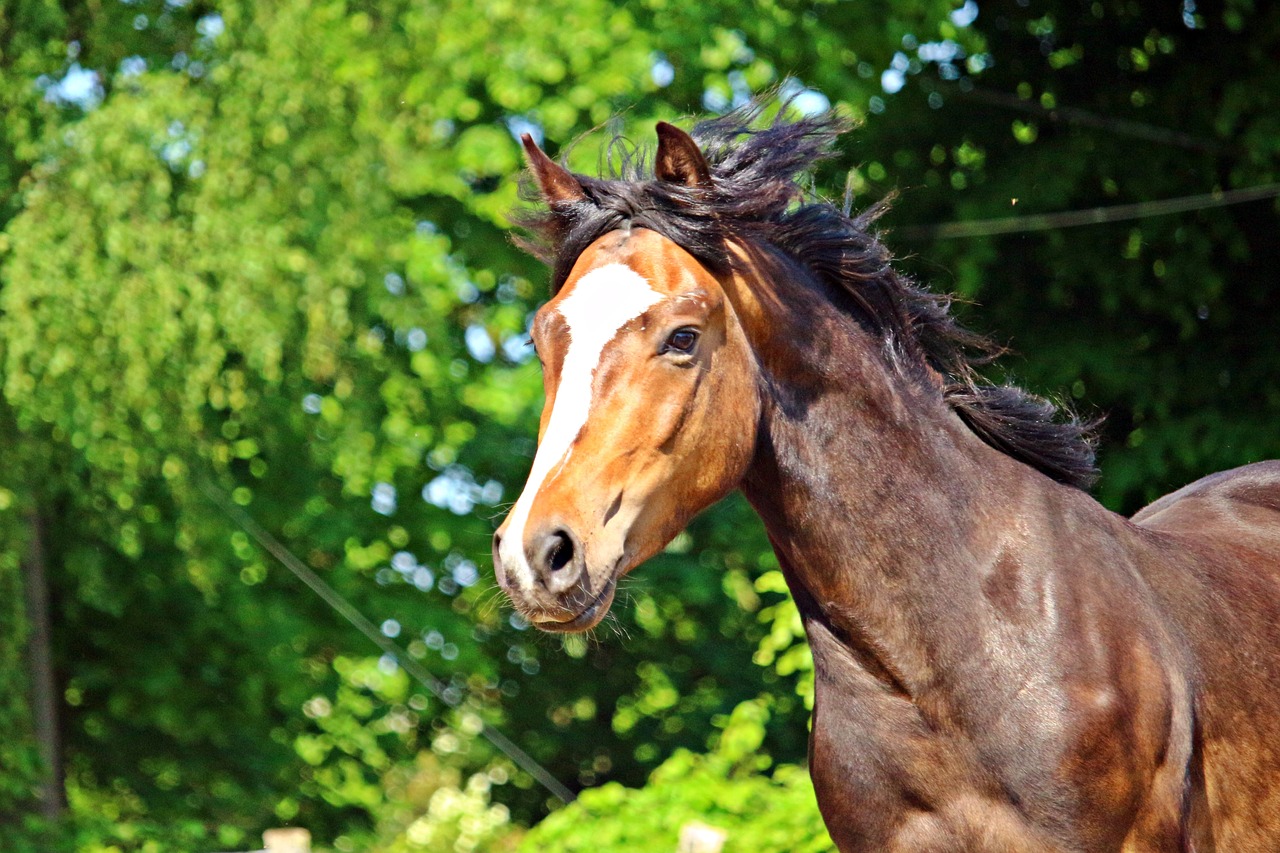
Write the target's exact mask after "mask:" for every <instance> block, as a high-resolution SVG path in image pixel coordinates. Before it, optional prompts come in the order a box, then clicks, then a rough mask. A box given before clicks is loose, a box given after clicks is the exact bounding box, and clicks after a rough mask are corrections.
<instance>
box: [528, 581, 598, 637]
mask: <svg viewBox="0 0 1280 853" xmlns="http://www.w3.org/2000/svg"><path fill="white" fill-rule="evenodd" d="M615 586H616V581H615V579H614V578H610V579H609V582H608V583H606V584H605V585H604V589H602V590H600V594H599V595H597V596H596V597H595V598H593V599H592V600H591V601H590V602H589V603H588V604H587V606H586V607H584V608H582V610H580V611H578V614H577V615H576V616H570V617H569V618H567V619H556V618H553V617H541V616H535V617H533V618H532V619H530V621H531V622H533V625H534V627H535V628H537V629H539V630H541V631H548V632H550V633H553V634H573V633H577V632H579V631H586V630H588V629H590V628H594V627H595V626H596V625H598V624H600V620H601V619H603V618H604V615H605V614H606V613H608V612H609V605H611V604H613V592H614V589H615Z"/></svg>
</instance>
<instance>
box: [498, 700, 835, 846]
mask: <svg viewBox="0 0 1280 853" xmlns="http://www.w3.org/2000/svg"><path fill="white" fill-rule="evenodd" d="M767 719H768V707H767V700H765V699H755V700H752V701H749V702H743V703H742V704H740V705H739V706H738V707H737V708H736V709H734V711H733V714H732V716H731V717H730V719H729V721H728V723H727V725H726V726H725V729H724V732H723V733H722V734H721V736H720V738H719V742H718V744H717V746H716V748H715V749H714V750H713V751H712V752H710V753H708V754H706V755H697V754H695V753H692V752H688V751H686V750H681V751H679V752H676V753H675V754H674V755H673V756H672V757H671V758H669V759H668V760H667V761H666V762H665V763H664V764H662V766H660V767H659V768H658V769H657V770H655V771H654V772H653V774H652V775H651V776H650V777H649V783H648V784H647V785H645V786H644V787H643V788H639V789H634V788H626V787H623V786H622V785H619V784H617V783H616V782H615V783H609V784H607V785H602V786H601V787H599V788H594V789H592V790H588V791H583V792H582V795H581V796H580V797H579V798H578V800H577V801H576V802H574V803H573V804H572V805H570V806H568V807H566V808H563V809H561V810H560V811H558V812H556V813H554V814H552V815H551V816H550V817H548V818H547V819H546V820H544V821H543V822H542V823H540V824H539V825H538V826H536V827H535V828H534V829H533V830H532V831H531V832H530V833H529V834H528V835H526V836H525V838H524V842H523V844H522V845H521V847H520V848H519V849H520V851H522V853H578V851H582V853H588V851H590V853H615V851H616V853H624V851H625V853H672V851H674V850H675V849H676V846H677V844H678V842H679V838H680V830H681V828H683V827H684V826H686V825H688V824H690V823H694V822H697V823H702V824H706V825H709V826H712V827H715V828H717V829H720V830H723V831H724V832H725V833H726V834H727V837H726V840H725V846H724V853H820V851H823V852H825V851H831V850H834V849H835V847H834V845H833V844H832V843H831V839H830V838H829V837H828V835H827V831H826V829H825V828H824V826H823V824H822V817H821V816H820V815H819V814H818V806H817V802H816V801H815V800H814V796H813V785H812V783H811V782H810V780H809V772H808V770H807V769H806V768H804V767H799V766H796V765H791V764H782V765H778V766H777V767H775V768H774V769H773V771H772V772H771V773H769V772H766V771H767V770H768V768H769V766H770V765H771V764H772V761H771V759H770V758H769V757H768V756H766V755H763V754H761V753H760V752H759V747H760V744H761V742H762V741H763V738H764V723H765V722H766V720H767Z"/></svg>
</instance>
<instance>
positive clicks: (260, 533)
mask: <svg viewBox="0 0 1280 853" xmlns="http://www.w3.org/2000/svg"><path fill="white" fill-rule="evenodd" d="M201 488H202V490H203V491H204V493H205V494H206V495H207V496H208V497H209V499H210V500H212V501H213V502H214V503H215V504H217V505H218V507H219V508H220V509H221V510H222V511H223V512H224V513H226V514H227V516H228V517H230V518H231V520H232V521H234V522H235V523H236V524H237V525H239V526H240V528H241V529H242V530H244V532H245V533H247V534H249V536H250V537H252V538H253V539H254V541H256V542H257V543H258V544H259V545H261V546H262V547H263V548H264V549H265V550H266V551H267V552H268V553H270V554H271V556H273V557H275V558H276V559H277V560H278V561H280V563H281V564H283V565H284V567H285V568H287V569H288V570H289V571H291V572H293V574H294V575H295V576H296V577H297V578H298V580H300V581H302V582H303V583H304V584H306V585H307V586H309V587H310V588H311V591H312V592H314V593H315V594H316V595H318V596H320V598H322V599H323V600H324V602H325V603H326V604H328V605H329V606H330V607H332V608H333V609H334V610H336V611H337V612H338V613H339V614H340V615H341V616H342V617H343V618H344V619H346V620H347V621H348V622H350V623H351V624H352V625H353V626H355V628H356V630H358V631H359V632H360V633H361V634H364V635H365V636H366V637H368V638H369V639H370V640H371V641H373V643H374V644H375V645H377V646H378V648H380V649H382V651H383V652H384V653H385V654H388V655H390V656H391V657H392V658H393V659H394V660H395V661H396V663H398V664H399V665H400V667H401V668H402V669H404V671H405V672H407V673H408V674H409V675H410V676H411V677H412V678H413V679H414V680H416V681H417V682H418V683H420V684H421V685H422V686H423V687H426V688H427V689H428V690H430V691H431V693H432V694H433V695H434V696H435V697H436V698H437V699H439V700H440V701H441V702H443V703H444V704H446V705H448V706H449V707H450V708H457V707H458V706H459V705H461V704H462V699H461V698H460V697H454V696H452V695H450V693H449V691H448V688H447V687H446V686H445V683H444V682H443V681H441V680H440V679H439V678H437V677H436V676H435V675H433V674H432V673H431V672H430V671H429V670H428V669H427V668H426V667H424V666H423V665H422V664H421V663H419V662H418V661H417V660H415V659H414V658H412V657H410V656H409V655H408V654H407V653H406V652H405V651H404V650H403V649H401V648H400V646H398V645H397V644H396V643H393V642H392V641H391V639H390V638H388V637H387V636H385V635H384V634H383V633H382V632H381V631H379V630H378V627H377V626H376V625H374V624H373V623H372V622H371V621H369V620H368V619H367V618H366V617H365V615H364V614H363V613H361V612H360V611H359V610H358V609H356V607H355V605H353V604H352V603H351V602H349V601H347V600H346V599H345V598H343V597H342V595H341V594H340V593H338V591H337V590H335V589H334V588H333V587H331V586H329V585H328V584H327V583H325V582H324V580H323V579H321V577H320V576H319V575H317V574H316V573H315V572H314V571H312V570H311V568H310V567H308V566H307V565H306V564H305V563H303V562H302V560H300V559H298V558H297V557H296V556H295V555H294V553H293V552H292V551H290V550H289V549H288V548H287V547H285V545H284V544H283V543H281V542H280V540H278V539H276V538H275V537H274V536H272V535H271V533H270V532H269V531H267V530H266V529H265V528H263V527H262V525H260V524H258V522H257V521H256V520H255V519H254V518H253V516H251V515H249V513H247V512H246V511H245V510H244V509H242V508H241V507H239V506H237V505H236V504H234V503H232V502H231V501H230V500H228V499H227V496H226V495H225V494H223V493H222V491H221V490H219V489H218V488H217V487H215V486H213V485H212V484H209V483H202V484H201ZM480 734H481V735H482V736H483V737H484V739H485V740H487V741H489V743H491V744H493V745H494V747H496V748H497V749H498V750H500V751H501V752H502V753H503V754H505V755H506V756H507V757H508V758H510V759H511V760H512V761H514V762H515V763H516V764H517V765H518V766H519V767H520V768H521V769H522V770H524V771H525V772H526V773H528V774H529V775H530V776H532V777H533V778H534V779H535V780H537V781H538V783H539V784H540V785H542V787H544V788H546V789H547V790H548V791H550V792H551V794H552V795H553V796H554V797H555V798H556V799H558V800H560V802H562V803H566V804H567V803H571V802H573V800H574V799H575V797H574V793H573V791H571V790H569V788H568V786H566V785H565V784H564V783H563V782H561V781H560V780H559V779H557V778H556V777H555V776H554V775H552V773H551V771H550V770H548V769H547V768H545V767H543V766H542V765H541V764H539V763H538V762H537V760H535V759H534V758H533V756H531V755H529V753H527V752H525V751H524V750H523V749H521V748H520V747H519V746H518V745H517V744H516V743H515V742H514V741H513V740H511V738H509V737H507V736H506V735H504V734H503V733H502V732H500V731H498V730H497V729H495V728H494V727H493V726H491V725H489V724H488V723H486V722H484V721H483V720H481V729H480Z"/></svg>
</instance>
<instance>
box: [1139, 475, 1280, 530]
mask: <svg viewBox="0 0 1280 853" xmlns="http://www.w3.org/2000/svg"><path fill="white" fill-rule="evenodd" d="M1246 508H1247V509H1249V510H1251V511H1254V510H1260V511H1262V512H1263V513H1264V514H1265V513H1266V512H1268V511H1270V512H1273V513H1276V514H1277V516H1278V517H1280V460H1270V461H1267V462H1255V463H1254V464H1252V465H1245V466H1243V467H1240V468H1232V469H1231V470H1230V471H1219V472H1218V473H1216V474H1210V475H1209V476H1207V477H1202V478H1201V479H1199V480H1196V481H1195V482H1194V483H1191V484H1189V485H1186V486H1183V487H1182V488H1181V489H1178V490H1177V491H1176V492H1171V493H1170V494H1167V495H1165V496H1164V497H1162V498H1160V499H1159V500H1157V501H1155V502H1154V503H1152V504H1150V505H1148V506H1146V507H1144V508H1143V509H1141V510H1139V511H1138V512H1137V513H1135V514H1134V516H1133V519H1132V520H1133V522H1134V523H1136V524H1141V525H1143V526H1163V525H1164V524H1165V523H1168V522H1171V521H1174V520H1175V519H1177V520H1178V521H1181V522H1187V521H1191V520H1193V519H1194V518H1196V517H1199V518H1201V519H1202V520H1205V521H1207V520H1209V518H1211V517H1213V516H1219V517H1220V516H1222V515H1223V514H1226V515H1231V516H1234V515H1236V514H1237V513H1238V512H1240V511H1241V510H1244V509H1246ZM1278 520H1280V518H1278Z"/></svg>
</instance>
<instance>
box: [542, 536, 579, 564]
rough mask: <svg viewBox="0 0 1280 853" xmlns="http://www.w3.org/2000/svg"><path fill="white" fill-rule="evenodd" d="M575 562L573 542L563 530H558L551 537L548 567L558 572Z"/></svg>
mask: <svg viewBox="0 0 1280 853" xmlns="http://www.w3.org/2000/svg"><path fill="white" fill-rule="evenodd" d="M572 562H573V540H572V539H570V538H569V534H567V533H565V532H564V531H563V530H557V531H556V532H555V533H552V534H551V536H550V544H549V553H548V554H547V567H548V568H549V569H551V571H553V572H558V571H560V570H561V569H563V568H564V567H565V566H567V565H569V564H570V563H572Z"/></svg>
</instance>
